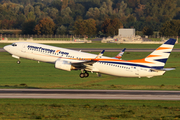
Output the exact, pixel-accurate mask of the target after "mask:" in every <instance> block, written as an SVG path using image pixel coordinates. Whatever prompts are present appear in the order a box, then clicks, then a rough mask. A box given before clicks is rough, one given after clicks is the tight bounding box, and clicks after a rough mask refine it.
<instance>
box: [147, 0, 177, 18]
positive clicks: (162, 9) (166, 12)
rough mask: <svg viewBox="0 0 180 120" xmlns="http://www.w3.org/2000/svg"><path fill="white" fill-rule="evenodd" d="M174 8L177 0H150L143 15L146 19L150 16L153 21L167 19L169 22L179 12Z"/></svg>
mask: <svg viewBox="0 0 180 120" xmlns="http://www.w3.org/2000/svg"><path fill="white" fill-rule="evenodd" d="M176 6H177V0H158V1H157V0H150V2H149V3H148V4H147V5H146V8H145V11H144V13H145V16H146V17H147V16H151V17H153V18H154V19H156V18H158V19H161V20H164V18H166V19H167V18H168V19H169V20H170V19H172V18H173V17H174V16H175V15H176V13H177V12H178V11H179V10H178V9H177V7H176ZM160 22H161V21H160ZM163 22H164V21H163Z"/></svg>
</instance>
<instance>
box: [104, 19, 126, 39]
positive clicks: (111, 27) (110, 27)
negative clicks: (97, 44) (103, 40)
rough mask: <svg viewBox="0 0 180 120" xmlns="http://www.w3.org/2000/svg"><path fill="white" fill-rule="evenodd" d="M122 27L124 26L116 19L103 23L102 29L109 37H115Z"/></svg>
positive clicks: (106, 20)
mask: <svg viewBox="0 0 180 120" xmlns="http://www.w3.org/2000/svg"><path fill="white" fill-rule="evenodd" d="M122 25H123V24H122V23H121V22H120V20H119V19H118V18H114V19H109V18H107V19H105V20H104V22H103V23H102V26H101V28H102V32H103V33H104V34H106V35H107V36H114V35H117V34H118V29H119V28H120V27H121V26H122Z"/></svg>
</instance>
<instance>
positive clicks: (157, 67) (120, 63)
mask: <svg viewBox="0 0 180 120" xmlns="http://www.w3.org/2000/svg"><path fill="white" fill-rule="evenodd" d="M99 62H103V63H111V64H119V65H129V66H136V67H145V68H154V69H162V68H164V66H153V67H150V66H146V65H141V64H133V63H124V62H112V61H99Z"/></svg>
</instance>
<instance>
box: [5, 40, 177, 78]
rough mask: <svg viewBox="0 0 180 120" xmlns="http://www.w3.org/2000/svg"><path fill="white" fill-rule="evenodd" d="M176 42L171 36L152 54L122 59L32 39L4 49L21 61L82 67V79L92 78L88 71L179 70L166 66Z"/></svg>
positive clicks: (144, 72) (154, 73)
mask: <svg viewBox="0 0 180 120" xmlns="http://www.w3.org/2000/svg"><path fill="white" fill-rule="evenodd" d="M175 42H176V39H173V38H170V39H169V40H167V41H166V42H165V43H164V44H162V45H161V46H160V47H158V48H157V49H156V50H154V51H153V52H152V53H151V54H150V55H148V56H147V57H145V58H143V59H137V60H120V59H119V58H112V57H107V56H103V53H104V52H105V50H103V51H102V52H101V53H99V54H98V55H96V54H91V53H85V52H81V51H75V50H70V49H66V48H61V47H54V46H50V45H44V44H38V43H30V42H16V43H13V44H11V45H7V46H4V49H5V50H6V51H7V52H9V53H10V54H12V57H14V58H16V59H18V61H17V63H18V64H19V63H20V58H26V59H31V60H36V61H42V62H47V63H53V64H55V68H57V69H61V70H65V71H71V70H81V73H80V75H79V76H80V77H81V78H84V77H88V76H89V73H88V72H92V73H93V72H95V73H98V74H100V73H102V74H108V75H113V76H119V77H139V78H141V77H147V78H151V77H153V76H160V75H163V74H164V73H165V72H166V71H169V70H174V69H175V68H164V66H165V64H166V61H167V59H168V58H169V55H170V53H171V51H172V49H173V47H174V44H175ZM117 56H118V55H117Z"/></svg>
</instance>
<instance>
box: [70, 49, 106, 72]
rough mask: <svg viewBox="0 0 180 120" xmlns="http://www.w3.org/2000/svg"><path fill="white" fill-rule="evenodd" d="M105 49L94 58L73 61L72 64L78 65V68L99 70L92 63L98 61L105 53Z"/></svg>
mask: <svg viewBox="0 0 180 120" xmlns="http://www.w3.org/2000/svg"><path fill="white" fill-rule="evenodd" d="M104 51H105V50H103V51H102V52H101V53H99V55H97V56H96V57H95V58H94V59H91V60H88V61H83V62H79V61H78V62H71V65H72V66H74V67H76V68H77V69H86V70H89V71H97V69H96V68H94V67H93V66H92V65H93V64H94V63H96V62H97V61H98V59H99V58H101V56H102V55H103V53H104Z"/></svg>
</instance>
